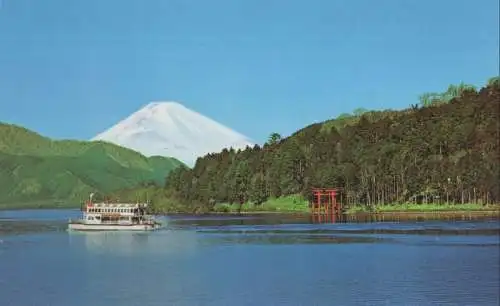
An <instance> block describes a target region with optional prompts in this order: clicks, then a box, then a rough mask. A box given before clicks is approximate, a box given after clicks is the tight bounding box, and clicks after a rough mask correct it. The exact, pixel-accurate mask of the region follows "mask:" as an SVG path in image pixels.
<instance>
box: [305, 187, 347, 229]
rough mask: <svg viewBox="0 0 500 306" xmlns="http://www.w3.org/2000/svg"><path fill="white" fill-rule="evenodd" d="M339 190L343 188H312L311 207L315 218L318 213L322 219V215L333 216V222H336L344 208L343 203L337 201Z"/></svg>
mask: <svg viewBox="0 0 500 306" xmlns="http://www.w3.org/2000/svg"><path fill="white" fill-rule="evenodd" d="M339 191H341V188H312V193H313V199H312V200H311V202H310V208H311V214H312V216H313V218H314V217H315V216H316V215H317V216H318V218H319V219H321V215H325V217H326V218H328V217H331V220H332V222H335V219H336V217H337V216H338V215H339V214H340V213H341V209H342V207H341V203H340V202H337V194H338V193H339ZM325 198H326V199H325ZM319 221H321V220H319Z"/></svg>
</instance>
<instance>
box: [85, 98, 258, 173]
mask: <svg viewBox="0 0 500 306" xmlns="http://www.w3.org/2000/svg"><path fill="white" fill-rule="evenodd" d="M92 140H104V141H108V142H111V143H115V144H117V145H120V146H123V147H127V148H130V149H133V150H135V151H138V152H141V153H142V154H144V155H146V156H156V155H159V156H169V157H175V158H177V159H179V160H181V161H182V162H184V163H185V164H187V165H189V166H192V165H194V163H195V161H196V159H197V158H198V157H200V156H203V155H205V154H208V153H216V152H220V151H221V150H222V149H224V148H230V147H233V148H234V149H244V148H245V147H246V146H253V143H252V141H251V140H250V139H249V138H248V137H246V136H244V135H242V134H240V133H238V132H236V131H233V130H231V129H230V128H228V127H226V126H224V125H222V124H220V123H218V122H216V121H214V120H212V119H210V118H208V117H206V116H203V115H202V114H200V113H197V112H195V111H193V110H191V109H189V108H187V107H185V106H184V105H182V104H181V103H179V102H175V101H154V102H150V103H148V104H146V105H145V106H144V107H143V108H141V109H140V110H138V111H137V112H135V113H133V114H131V115H130V116H128V117H127V118H125V119H124V120H122V121H120V122H118V123H117V124H116V125H114V126H113V127H111V128H110V129H108V130H106V131H104V132H102V133H101V134H99V135H97V136H95V137H94V138H92Z"/></svg>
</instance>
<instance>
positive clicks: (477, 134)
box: [166, 78, 500, 210]
mask: <svg viewBox="0 0 500 306" xmlns="http://www.w3.org/2000/svg"><path fill="white" fill-rule="evenodd" d="M499 84H500V83H499V82H498V78H495V79H491V80H490V82H489V83H488V85H487V86H486V87H484V88H482V89H480V90H475V89H474V88H472V87H470V86H463V85H462V86H454V87H453V88H452V87H451V86H450V88H449V89H448V91H447V92H445V93H443V94H441V96H439V95H438V94H427V95H422V96H421V104H420V105H412V107H410V108H409V109H406V110H403V111H380V112H364V113H363V112H359V111H358V114H357V115H352V116H345V115H344V116H342V118H339V119H338V120H333V121H327V122H323V123H317V124H313V125H310V126H308V127H306V128H304V129H302V130H300V131H298V132H296V133H295V134H293V135H292V136H290V137H288V138H285V139H280V138H279V135H278V134H273V135H271V137H270V140H269V142H268V143H266V144H265V145H264V146H263V147H262V148H261V147H259V146H255V147H254V148H247V149H246V150H244V151H238V152H235V151H234V150H226V149H225V150H224V151H223V152H221V153H218V154H210V155H207V156H205V157H203V158H199V159H198V160H197V162H196V165H195V167H194V168H193V169H187V168H184V167H180V168H177V169H176V170H174V171H172V172H171V173H170V175H169V176H168V178H167V184H166V189H167V191H169V192H168V193H169V194H171V195H172V194H173V195H174V196H175V197H176V198H177V199H178V200H179V201H181V202H182V203H186V205H189V206H191V205H195V206H197V207H198V208H204V209H207V210H209V209H210V208H211V207H212V206H213V205H214V204H215V203H220V202H229V203H238V202H246V201H251V202H254V203H262V202H264V201H265V200H266V199H268V198H269V197H280V196H283V195H291V194H299V193H302V194H303V195H305V196H308V195H309V193H310V188H311V187H341V188H343V190H344V194H343V199H344V202H345V203H347V204H348V205H376V204H388V203H401V202H409V201H416V202H441V203H442V202H443V201H446V200H448V201H449V202H455V203H471V202H479V203H498V202H500V186H499V185H500V181H499V149H500V148H499V119H500V114H499V111H500V86H499ZM457 88H458V89H457ZM450 92H451V93H450ZM453 92H455V95H454V96H453ZM450 94H451V95H452V96H451V97H450ZM429 97H434V98H431V99H430V100H429ZM440 97H441V98H440ZM447 97H448V98H447Z"/></svg>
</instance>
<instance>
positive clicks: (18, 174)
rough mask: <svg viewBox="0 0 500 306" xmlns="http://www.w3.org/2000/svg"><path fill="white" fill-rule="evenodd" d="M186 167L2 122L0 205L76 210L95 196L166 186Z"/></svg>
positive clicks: (120, 149)
mask: <svg viewBox="0 0 500 306" xmlns="http://www.w3.org/2000/svg"><path fill="white" fill-rule="evenodd" d="M181 164H182V163H181V162H180V161H178V160H177V159H174V158H166V157H159V156H155V157H150V158H147V157H145V156H143V155H141V154H140V153H138V152H135V151H133V150H129V149H126V148H123V147H120V146H116V145H114V144H110V143H106V142H100V141H99V142H88V141H75V140H51V139H50V138H47V137H43V136H41V135H39V134H37V133H35V132H32V131H30V130H28V129H25V128H23V127H19V126H15V125H11V124H3V123H0V207H3V208H6V207H31V206H47V207H51V206H74V205H78V202H80V201H82V200H83V199H84V198H86V197H87V196H88V194H89V193H90V192H97V194H98V195H99V194H101V195H102V194H107V193H109V192H112V191H114V190H117V189H123V188H129V187H131V186H137V185H138V184H141V183H142V184H144V183H146V182H154V183H156V184H161V185H163V184H164V181H165V176H166V175H167V174H168V173H169V172H170V171H171V170H172V169H174V168H176V167H178V166H179V165H181Z"/></svg>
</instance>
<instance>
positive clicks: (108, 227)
mask: <svg viewBox="0 0 500 306" xmlns="http://www.w3.org/2000/svg"><path fill="white" fill-rule="evenodd" d="M159 227H160V226H159V225H158V224H85V223H69V224H68V230H72V231H152V230H155V229H157V228H159Z"/></svg>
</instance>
